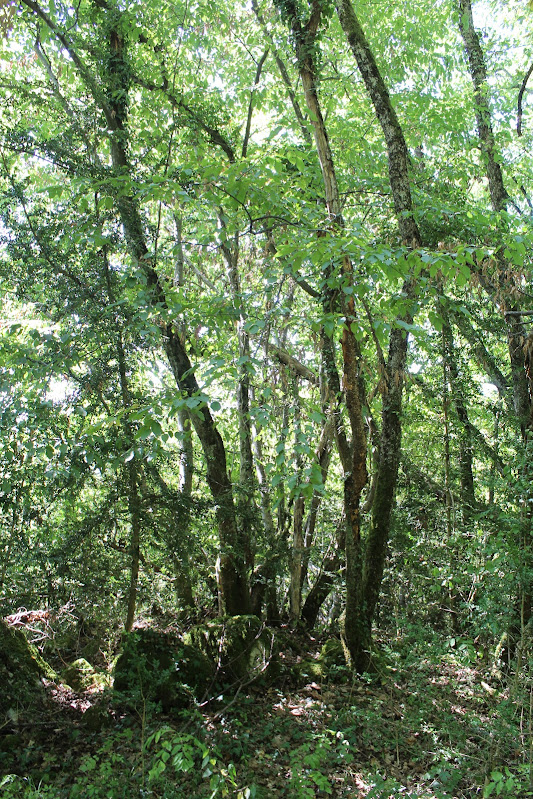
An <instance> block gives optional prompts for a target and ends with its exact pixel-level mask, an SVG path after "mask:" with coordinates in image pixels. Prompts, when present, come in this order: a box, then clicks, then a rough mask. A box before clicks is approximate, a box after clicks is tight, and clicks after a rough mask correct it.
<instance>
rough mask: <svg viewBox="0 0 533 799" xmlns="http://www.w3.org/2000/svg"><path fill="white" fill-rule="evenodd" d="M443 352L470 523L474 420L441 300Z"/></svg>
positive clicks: (464, 504)
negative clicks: (455, 418)
mask: <svg viewBox="0 0 533 799" xmlns="http://www.w3.org/2000/svg"><path fill="white" fill-rule="evenodd" d="M440 305H441V310H442V313H441V318H442V340H443V356H444V360H445V362H446V367H447V373H448V377H449V381H450V388H451V394H452V399H453V404H454V406H455V413H456V414H457V419H458V421H459V425H460V433H459V473H460V478H461V511H462V516H463V522H464V524H465V525H468V524H469V523H470V521H471V518H472V513H473V511H474V510H475V508H476V497H475V489H474V471H473V466H472V463H473V458H474V453H473V446H472V435H471V424H470V419H469V416H468V410H467V407H466V401H465V397H464V393H463V387H462V385H461V375H460V373H459V367H458V366H457V353H456V351H455V346H454V341H453V331H452V328H451V325H450V323H449V322H448V319H447V309H446V308H445V305H444V303H443V302H441V304H440Z"/></svg>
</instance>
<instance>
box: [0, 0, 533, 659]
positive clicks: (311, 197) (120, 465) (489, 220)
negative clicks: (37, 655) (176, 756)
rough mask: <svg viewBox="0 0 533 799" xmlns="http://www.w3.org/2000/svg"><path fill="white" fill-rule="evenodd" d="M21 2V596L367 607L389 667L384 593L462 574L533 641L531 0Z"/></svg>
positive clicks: (363, 640) (4, 268)
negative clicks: (382, 629) (380, 630)
mask: <svg viewBox="0 0 533 799" xmlns="http://www.w3.org/2000/svg"><path fill="white" fill-rule="evenodd" d="M1 22H2V39H3V42H2V50H3V58H2V62H1V65H2V66H1V69H2V71H1V88H0V114H1V120H2V124H1V130H0V139H1V141H0V146H1V152H0V156H1V158H0V160H1V163H0V173H1V198H0V213H1V219H2V222H1V228H0V235H1V239H2V248H1V257H0V270H1V280H2V288H3V291H2V321H3V324H2V334H1V339H0V346H1V348H2V356H3V357H2V366H1V391H0V402H1V409H2V428H1V430H2V439H3V446H2V454H1V456H0V475H1V483H0V489H1V493H0V501H1V504H2V511H3V512H2V521H1V529H0V542H1V552H2V560H1V575H2V585H3V588H4V608H5V611H6V612H7V611H8V610H11V609H12V608H13V605H15V606H18V605H21V604H25V605H27V606H32V605H38V604H39V603H43V602H47V603H49V604H55V605H61V604H64V603H66V602H67V601H69V600H70V599H74V601H75V602H76V603H77V604H78V605H80V606H83V605H84V604H87V605H93V604H94V603H95V602H96V603H98V604H100V605H101V606H102V610H103V611H104V612H108V613H114V614H119V615H122V617H123V620H124V623H125V626H126V628H127V629H131V628H132V625H133V624H134V621H135V618H136V615H137V614H138V613H140V612H143V610H144V611H145V610H146V609H147V608H149V607H151V606H152V605H153V604H154V603H157V602H162V603H163V605H164V606H165V607H167V606H174V607H177V608H179V609H181V610H182V611H183V612H188V611H192V610H193V609H194V608H206V607H208V606H210V605H212V603H213V602H216V606H217V608H218V611H219V612H221V613H227V614H229V615H240V614H246V613H250V612H251V613H254V614H256V615H259V616H265V617H266V618H267V619H269V620H270V621H279V620H280V619H286V620H289V622H290V624H291V625H293V626H294V627H296V626H298V625H304V626H306V627H307V628H308V629H313V627H314V626H315V625H316V624H317V622H318V620H319V619H322V621H324V620H329V619H331V618H332V617H334V618H335V617H337V616H338V614H339V612H340V611H341V610H342V615H341V630H342V638H343V643H344V647H345V653H346V657H347V659H348V662H349V663H350V664H351V665H352V666H354V667H355V668H356V669H357V670H359V671H364V670H366V669H368V668H369V667H370V665H371V660H372V651H373V644H372V627H373V625H375V621H376V614H377V613H378V611H379V612H383V613H385V614H387V613H390V612H391V608H392V607H394V605H395V603H397V602H398V601H400V597H401V598H402V602H403V601H404V598H405V596H406V594H407V593H408V592H409V591H412V592H413V595H416V593H417V592H418V594H419V595H420V596H421V595H423V594H424V590H425V589H424V587H423V586H424V585H425V584H426V583H425V581H428V584H430V585H431V586H432V587H431V590H432V591H434V596H435V601H436V602H437V604H439V606H440V607H442V608H444V610H443V612H444V613H445V614H448V617H449V619H450V623H451V624H452V626H453V628H454V629H460V628H461V629H464V627H465V625H467V626H468V625H474V627H476V625H477V626H479V628H480V629H484V630H485V631H486V632H487V634H489V630H490V634H491V635H498V634H500V633H501V632H503V631H504V630H506V629H507V630H509V631H510V632H509V640H510V641H512V640H514V641H515V642H516V640H517V637H518V636H519V633H520V630H521V629H523V628H524V626H526V625H527V624H528V622H529V619H530V615H531V563H530V552H531V540H530V539H531V516H532V514H531V462H532V458H531V430H532V427H533V405H532V393H533V390H532V389H533V383H532V380H533V373H532V371H531V369H532V368H533V367H532V366H531V363H532V358H533V334H532V333H531V322H532V316H533V305H532V301H533V294H532V290H531V260H530V252H531V235H532V230H531V212H532V209H533V205H532V199H531V197H532V191H533V188H532V170H531V155H530V152H531V136H532V129H533V126H532V124H531V121H532V120H531V113H530V108H529V104H528V99H529V95H528V79H529V76H530V74H531V69H530V64H529V62H530V61H531V41H532V38H531V27H532V19H531V14H530V10H529V8H528V7H527V6H525V5H524V4H523V3H515V2H505V3H503V2H493V3H484V4H481V3H478V4H476V5H475V6H474V8H473V9H472V7H471V3H470V0H453V1H452V0H450V2H448V0H442V1H441V2H437V3H433V4H428V3H426V2H422V0H406V1H405V2H402V3H401V4H396V5H394V6H393V7H391V6H390V4H388V3H382V2H378V3H372V4H366V3H355V4H352V2H351V0H339V2H338V3H337V5H336V6H335V5H334V4H333V3H329V2H328V3H326V2H323V0H312V1H311V2H308V3H305V2H293V1H292V0H273V2H271V3H269V2H262V3H260V2H257V0H253V2H252V3H251V4H228V3H224V2H223V0H220V2H219V1H218V0H217V2H216V3H213V2H209V3H207V2H194V3H190V2H187V3H181V2H173V3H167V2H163V3H158V4H154V3H142V4H141V3H135V2H131V3H118V2H115V0H82V2H80V3H78V4H77V5H75V6H70V5H68V4H67V5H64V4H62V3H59V2H53V1H52V0H51V2H43V3H38V2H34V1H33V0H21V2H20V3H19V4H12V3H10V2H5V3H3V4H2V6H1ZM28 576H30V577H31V582H29V583H28ZM383 581H384V582H383ZM473 584H475V585H476V588H475V589H473V588H472V585H473ZM382 589H384V592H382ZM439 592H440V594H439ZM380 596H381V599H380ZM474 597H475V599H474ZM380 609H381V610H380Z"/></svg>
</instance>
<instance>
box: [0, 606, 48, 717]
mask: <svg viewBox="0 0 533 799" xmlns="http://www.w3.org/2000/svg"><path fill="white" fill-rule="evenodd" d="M43 677H45V678H46V679H48V680H57V679H58V676H57V674H56V673H55V671H54V670H53V669H52V667H51V666H50V665H49V664H48V663H47V662H46V661H45V660H44V659H43V658H42V657H41V655H40V654H39V652H38V651H37V649H36V647H35V646H33V645H32V644H30V643H29V642H28V641H27V640H26V637H25V636H24V633H22V632H21V631H20V630H16V629H13V628H12V627H9V626H8V625H7V624H6V623H5V622H4V621H2V620H0V683H1V685H2V691H0V714H2V715H3V714H11V713H13V712H16V714H17V716H19V715H20V713H21V712H24V709H25V708H30V707H32V706H34V705H36V704H41V703H42V702H43V701H44V690H43V685H42V682H41V679H42V678H43Z"/></svg>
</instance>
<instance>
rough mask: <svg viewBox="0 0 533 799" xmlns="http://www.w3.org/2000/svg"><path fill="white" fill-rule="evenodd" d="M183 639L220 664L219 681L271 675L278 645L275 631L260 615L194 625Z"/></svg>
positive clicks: (275, 665) (274, 667)
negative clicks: (264, 623) (266, 625)
mask: <svg viewBox="0 0 533 799" xmlns="http://www.w3.org/2000/svg"><path fill="white" fill-rule="evenodd" d="M184 640H185V641H186V642H188V643H190V644H191V645H194V646H196V647H198V648H199V649H200V650H201V651H202V652H203V653H204V654H205V655H206V657H208V658H210V660H212V661H213V663H215V664H216V666H217V680H218V681H219V682H224V681H226V682H227V681H231V682H233V681H235V680H252V681H253V680H254V679H258V678H260V677H267V676H268V677H272V676H273V675H274V673H275V671H276V667H277V663H278V658H277V646H276V642H275V640H274V634H273V632H272V630H270V629H269V628H267V627H265V626H264V625H263V624H262V622H261V621H260V620H259V619H258V618H257V616H225V617H222V618H220V619H214V620H213V621H210V622H207V623H206V624H199V625H197V626H196V627H193V628H192V629H191V630H190V631H189V632H188V633H187V634H186V636H184Z"/></svg>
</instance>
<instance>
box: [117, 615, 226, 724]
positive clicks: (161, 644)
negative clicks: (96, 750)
mask: <svg viewBox="0 0 533 799" xmlns="http://www.w3.org/2000/svg"><path fill="white" fill-rule="evenodd" d="M213 670H214V669H213V665H212V663H211V662H210V660H209V659H208V658H207V657H206V656H205V655H204V654H203V653H202V652H201V651H199V650H198V649H196V648H195V647H194V646H192V645H190V644H186V643H184V642H183V641H181V640H180V639H179V638H178V637H177V636H174V635H171V634H169V633H162V632H158V631H157V630H151V629H143V630H135V631H134V632H132V633H128V634H126V635H125V636H124V643H123V648H122V654H121V655H120V657H119V658H118V660H117V662H116V664H115V669H114V677H115V680H114V686H113V687H114V690H115V692H116V693H118V694H121V695H122V696H124V697H125V698H126V699H127V701H128V704H130V705H132V704H133V705H137V704H141V703H144V702H146V701H150V702H159V703H160V704H161V706H162V708H163V710H164V711H165V712H168V711H171V710H176V709H180V708H183V707H186V706H187V705H188V704H190V702H191V701H192V700H193V699H194V697H196V698H200V697H202V696H203V694H204V693H205V691H206V690H207V688H208V687H209V684H210V682H211V679H212V675H213Z"/></svg>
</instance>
